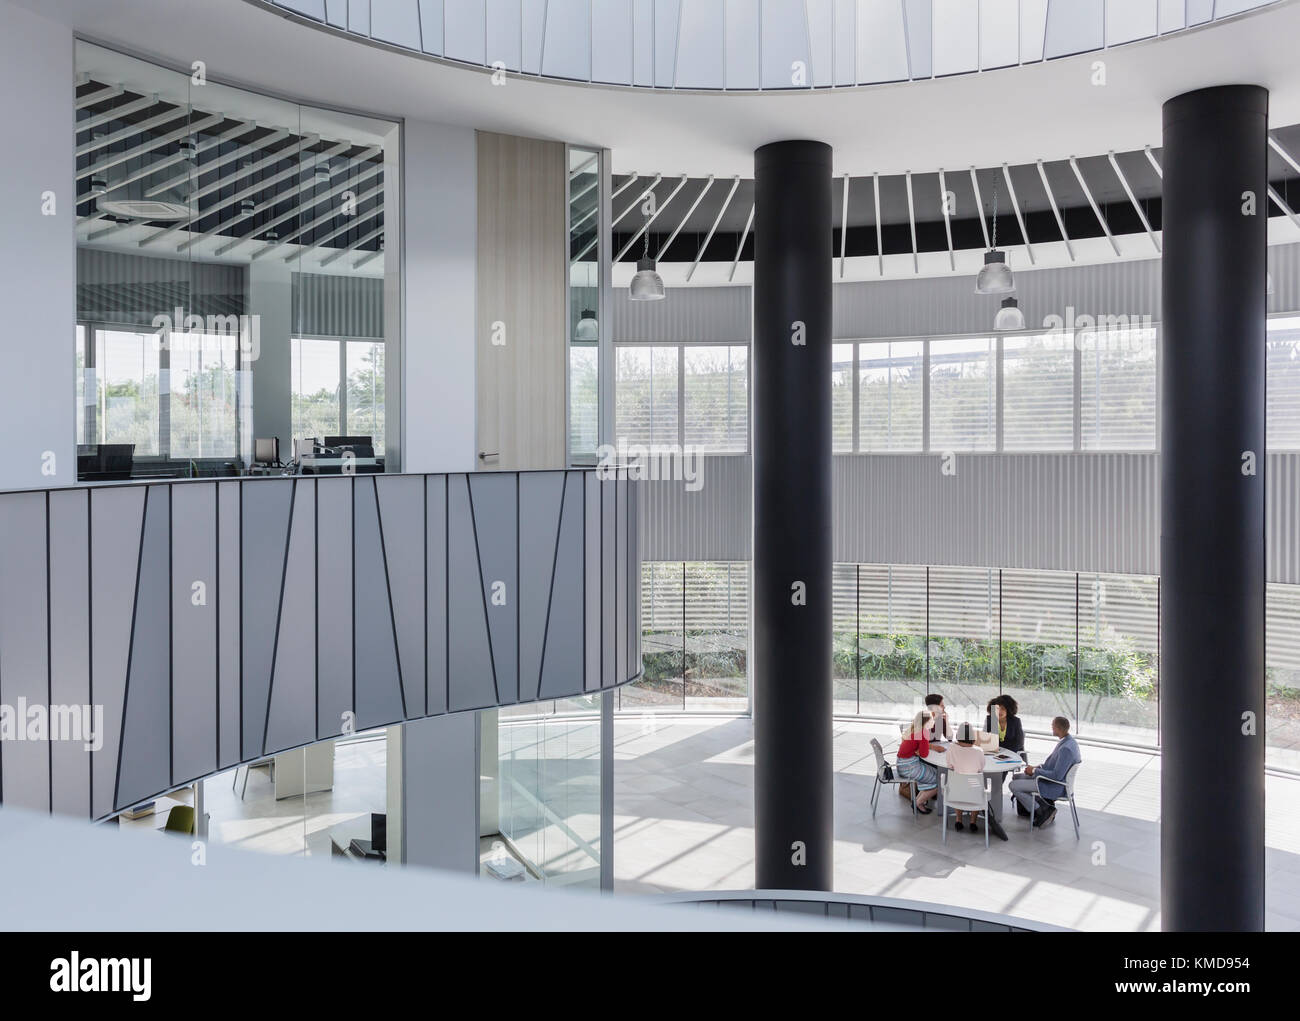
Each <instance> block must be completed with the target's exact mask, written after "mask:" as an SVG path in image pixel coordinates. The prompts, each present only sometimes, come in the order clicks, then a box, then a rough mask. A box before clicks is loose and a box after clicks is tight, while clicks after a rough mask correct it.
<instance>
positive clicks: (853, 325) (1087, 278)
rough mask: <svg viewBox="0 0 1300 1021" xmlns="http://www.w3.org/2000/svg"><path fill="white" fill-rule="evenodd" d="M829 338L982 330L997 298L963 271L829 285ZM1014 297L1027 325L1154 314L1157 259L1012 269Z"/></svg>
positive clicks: (987, 326) (1155, 316) (989, 324)
mask: <svg viewBox="0 0 1300 1021" xmlns="http://www.w3.org/2000/svg"><path fill="white" fill-rule="evenodd" d="M676 293H677V292H674V294H676ZM834 295H835V298H834V318H833V325H832V332H833V335H834V336H835V337H836V339H863V338H870V337H936V336H945V335H948V334H970V333H976V334H978V333H988V332H990V331H991V329H992V325H993V313H994V312H996V311H997V302H996V301H995V300H994V299H992V298H988V297H984V296H981V295H977V294H975V293H973V284H972V281H971V280H970V278H969V277H965V276H954V277H925V278H921V279H917V280H886V281H867V282H860V283H843V284H836V285H835V291H834ZM1016 298H1017V300H1019V302H1020V307H1021V309H1022V310H1023V311H1024V313H1025V321H1026V322H1027V323H1029V324H1030V325H1031V326H1032V325H1034V324H1042V323H1043V322H1044V320H1045V319H1046V318H1047V317H1048V316H1050V315H1056V316H1060V317H1061V318H1062V319H1063V320H1065V319H1067V317H1068V314H1069V313H1068V312H1067V310H1068V309H1073V310H1074V315H1075V316H1081V315H1090V316H1094V317H1096V316H1102V315H1127V316H1130V317H1134V316H1136V317H1141V316H1147V315H1149V316H1151V317H1152V319H1153V320H1155V321H1159V319H1160V260H1159V259H1146V260H1141V261H1134V262H1111V263H1099V264H1097V265H1093V266H1069V267H1062V268H1058V269H1039V270H1021V269H1017V270H1016Z"/></svg>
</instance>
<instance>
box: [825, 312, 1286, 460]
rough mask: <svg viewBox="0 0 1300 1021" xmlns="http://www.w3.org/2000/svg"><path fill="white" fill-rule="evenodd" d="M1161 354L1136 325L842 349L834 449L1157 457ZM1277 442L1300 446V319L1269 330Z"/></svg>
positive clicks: (1272, 444)
mask: <svg viewBox="0 0 1300 1021" xmlns="http://www.w3.org/2000/svg"><path fill="white" fill-rule="evenodd" d="M1121 318H1122V317H1121ZM1159 346H1160V345H1159V335H1158V332H1157V329H1156V327H1155V326H1154V325H1152V324H1150V323H1149V322H1143V321H1136V320H1135V321H1133V322H1120V323H1118V324H1114V325H1107V326H1106V327H1105V328H1098V329H1089V330H1078V331H1073V332H1072V331H1060V330H1057V331H1049V332H1046V333H1033V334H1030V333H1023V334H1021V333H1015V334H1003V335H1001V336H1000V337H996V338H994V337H943V338H938V337H936V338H930V339H914V340H888V341H884V340H863V341H857V342H847V341H842V342H839V343H837V344H835V345H834V363H833V369H832V377H831V402H832V412H831V414H832V422H833V423H834V425H833V443H834V447H833V449H834V452H835V453H837V454H847V453H854V452H857V453H873V454H875V453H907V452H925V451H962V452H977V451H1008V452H1015V451H1075V450H1087V451H1092V450H1118V451H1146V450H1155V449H1156V441H1157V432H1158V417H1159V416H1158V410H1157V409H1158V403H1157V401H1158V391H1159V381H1158V376H1159ZM927 361H928V363H929V373H928V376H929V391H928V396H927V392H926V387H925V379H926V368H925V366H926V363H927ZM850 365H856V367H857V378H858V385H857V388H856V389H855V390H854V391H853V392H852V394H849V393H847V392H846V391H845V387H844V374H845V372H846V371H848V367H849V366H850ZM999 375H1000V376H1001V387H1000V392H1001V399H1000V400H999V386H998V377H999ZM850 402H852V407H850V406H849V405H850ZM854 422H856V423H857V429H856V434H855V432H854V429H853V427H852V423H854ZM927 428H928V443H927V442H926V439H927ZM1268 442H1269V449H1270V450H1298V449H1300V316H1279V317H1275V318H1273V319H1270V320H1269V321H1268Z"/></svg>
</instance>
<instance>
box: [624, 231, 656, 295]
mask: <svg viewBox="0 0 1300 1021" xmlns="http://www.w3.org/2000/svg"><path fill="white" fill-rule="evenodd" d="M642 239H643V242H644V243H643V244H642V246H641V258H639V259H637V261H636V276H634V277H633V278H632V283H631V284H630V285H629V286H628V289H627V290H628V295H627V296H628V297H629V298H630V299H631V300H632V301H659V300H660V299H662V298H663V296H664V278H663V277H661V276H660V275H659V273H658V272H657V271H656V270H655V261H654V259H652V258H650V217H649V214H646V221H645V233H644V234H642Z"/></svg>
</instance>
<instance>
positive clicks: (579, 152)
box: [568, 148, 605, 465]
mask: <svg viewBox="0 0 1300 1021" xmlns="http://www.w3.org/2000/svg"><path fill="white" fill-rule="evenodd" d="M600 182H601V155H600V153H599V152H597V151H595V150H592V149H580V148H571V149H570V150H569V196H568V199H569V205H568V217H569V316H568V318H569V463H570V464H575V465H582V464H594V463H595V461H596V447H597V446H598V444H599V442H600V438H599V432H600V339H601V328H602V326H603V325H604V322H605V316H604V314H603V309H602V308H601V295H600V264H601V259H602V257H603V256H604V252H603V249H602V247H601V245H602V241H601V223H600V205H601V183H600Z"/></svg>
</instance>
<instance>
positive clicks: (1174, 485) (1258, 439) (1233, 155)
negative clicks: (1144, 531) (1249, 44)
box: [1160, 85, 1268, 931]
mask: <svg viewBox="0 0 1300 1021" xmlns="http://www.w3.org/2000/svg"><path fill="white" fill-rule="evenodd" d="M1267 130H1268V93H1267V92H1266V91H1265V90H1264V89H1262V88H1259V87H1257V86H1253V85H1229V86H1222V87H1218V88H1209V89H1201V90H1199V91H1196V92H1189V93H1186V94H1185V95H1181V96H1178V97H1176V98H1174V99H1171V100H1169V101H1168V102H1167V103H1165V105H1164V158H1163V163H1164V195H1163V214H1162V215H1163V221H1164V225H1163V228H1164V255H1163V258H1162V270H1163V312H1162V318H1163V321H1164V338H1163V363H1162V365H1161V373H1162V382H1161V386H1160V395H1161V404H1162V407H1161V418H1160V426H1161V428H1160V442H1161V457H1160V475H1161V479H1160V493H1161V507H1160V654H1161V663H1160V741H1161V749H1162V757H1161V764H1160V771H1161V777H1160V791H1161V823H1160V885H1161V891H1160V900H1161V911H1162V913H1163V925H1164V928H1165V929H1167V930H1174V931H1202V930H1224V931H1244V930H1262V929H1263V927H1264V354H1265V279H1266V274H1267V268H1266V263H1265V255H1266V252H1267V219H1268V191H1267V188H1268V175H1267V165H1268V161H1267V154H1268V149H1267V145H1268V140H1267Z"/></svg>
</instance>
